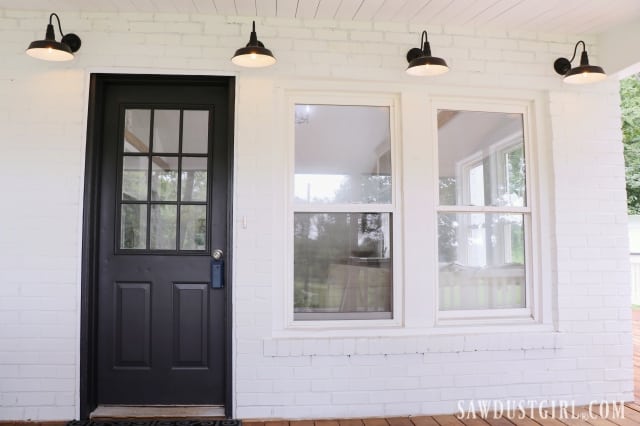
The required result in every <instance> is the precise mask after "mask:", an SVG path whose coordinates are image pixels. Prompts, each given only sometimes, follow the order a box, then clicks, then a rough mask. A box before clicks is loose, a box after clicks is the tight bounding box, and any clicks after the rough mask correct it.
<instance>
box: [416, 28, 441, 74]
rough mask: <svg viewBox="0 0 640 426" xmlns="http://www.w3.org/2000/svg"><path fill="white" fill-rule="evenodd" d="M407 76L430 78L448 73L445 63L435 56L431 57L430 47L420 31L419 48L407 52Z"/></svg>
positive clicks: (425, 36) (425, 34)
mask: <svg viewBox="0 0 640 426" xmlns="http://www.w3.org/2000/svg"><path fill="white" fill-rule="evenodd" d="M407 62H409V66H408V67H407V71H406V72H407V74H409V75H413V76H431V75H439V74H444V73H445V72H447V71H449V66H447V62H446V61H445V60H444V59H442V58H438V57H435V56H431V46H430V45H429V40H428V36H427V32H426V31H422V37H421V38H420V47H414V48H413V49H411V50H409V51H408V52H407Z"/></svg>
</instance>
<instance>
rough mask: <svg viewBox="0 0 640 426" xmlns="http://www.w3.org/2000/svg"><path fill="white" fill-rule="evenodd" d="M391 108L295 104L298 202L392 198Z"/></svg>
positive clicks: (364, 201) (295, 182)
mask: <svg viewBox="0 0 640 426" xmlns="http://www.w3.org/2000/svg"><path fill="white" fill-rule="evenodd" d="M389 120H390V115H389V108H388V107H376V106H349V105H300V104H298V105H296V109H295V177H294V189H295V193H294V196H295V202H296V203H297V204H305V203H385V204H388V203H391V142H390V140H391V135H390V124H389V122H390V121H389Z"/></svg>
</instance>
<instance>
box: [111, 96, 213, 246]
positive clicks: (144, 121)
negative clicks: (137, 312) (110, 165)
mask: <svg viewBox="0 0 640 426" xmlns="http://www.w3.org/2000/svg"><path fill="white" fill-rule="evenodd" d="M210 115H211V111H209V110H198V109H188V108H181V109H160V108H150V109H141V108H125V109H124V110H123V119H124V126H123V135H122V145H121V151H120V156H121V166H120V171H119V175H118V179H119V186H120V190H119V194H120V197H119V202H120V208H119V209H118V213H117V216H118V217H117V220H118V222H119V223H118V226H119V228H120V232H119V241H118V246H117V247H118V249H119V250H120V251H127V252H130V253H134V252H135V253H148V252H158V253H166V252H167V251H173V252H177V253H178V254H179V253H181V252H201V253H202V254H204V253H206V251H207V250H208V244H207V240H208V239H207V227H208V222H209V219H208V213H207V212H208V204H209V190H208V188H209V183H210V176H209V173H208V163H209V161H210V156H211V154H210V153H209V149H208V146H209V140H210V134H211V129H210V123H209V121H210ZM149 141H151V143H149Z"/></svg>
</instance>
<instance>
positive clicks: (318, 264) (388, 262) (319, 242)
mask: <svg viewBox="0 0 640 426" xmlns="http://www.w3.org/2000/svg"><path fill="white" fill-rule="evenodd" d="M292 119H294V120H295V123H294V129H295V131H294V152H295V155H294V174H293V185H292V186H293V194H291V196H292V201H291V205H292V211H291V214H292V222H291V223H292V226H293V265H292V266H293V294H292V296H293V320H294V321H309V320H364V319H389V318H392V312H393V309H392V306H393V275H394V274H393V257H394V244H393V239H394V231H395V230H394V226H393V222H394V205H395V191H394V176H393V166H392V164H393V161H392V159H393V157H394V156H393V150H392V145H393V144H392V133H393V132H392V131H391V128H392V126H391V120H392V114H391V105H390V104H389V103H387V104H386V105H385V103H384V102H382V103H373V104H365V105H362V104H357V102H354V103H349V102H348V101H347V102H346V103H344V104H334V103H314V102H295V118H294V117H292Z"/></svg>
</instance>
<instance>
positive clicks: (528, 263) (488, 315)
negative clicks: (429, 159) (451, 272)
mask: <svg viewBox="0 0 640 426" xmlns="http://www.w3.org/2000/svg"><path fill="white" fill-rule="evenodd" d="M440 110H458V111H486V112H497V113H519V114H521V115H522V126H523V129H522V130H523V133H522V134H523V139H524V140H523V150H524V158H525V170H524V172H525V176H524V178H525V194H524V199H525V205H524V206H522V207H515V206H465V205H443V204H440V191H439V181H440V177H439V175H440V173H439V170H440V157H439V154H438V146H439V132H438V111H440ZM529 114H530V111H529V109H528V108H527V107H524V106H512V107H504V108H502V107H500V106H497V105H490V104H483V103H482V102H479V103H473V104H468V103H466V102H446V101H441V102H437V101H436V102H434V104H433V109H432V117H433V121H432V123H433V129H434V139H433V141H434V162H435V165H436V167H435V171H434V178H435V179H434V185H435V189H436V190H435V191H434V194H435V197H436V200H435V201H436V203H435V204H436V206H435V211H436V220H437V217H438V215H439V214H440V213H495V214H500V213H503V214H521V215H523V226H524V233H523V238H524V250H525V253H524V271H525V306H524V307H523V308H492V309H476V310H464V309H458V310H454V309H451V310H441V308H440V292H441V281H440V280H441V277H440V268H439V267H437V266H436V268H435V269H436V273H435V277H436V285H435V306H436V309H435V313H436V324H439V325H463V324H469V322H470V321H472V322H474V323H475V322H478V323H479V324H480V323H492V322H495V321H498V322H500V321H511V320H515V321H527V322H530V321H533V315H534V310H535V304H536V303H537V300H536V298H534V293H535V291H534V276H533V272H534V267H533V265H534V261H535V252H534V246H533V241H532V237H533V235H534V230H533V229H532V227H533V218H532V215H533V211H534V209H533V208H532V207H531V206H532V200H531V198H532V196H531V194H532V186H534V183H533V181H532V180H531V173H532V170H534V164H533V163H534V161H533V160H532V156H531V155H530V152H531V149H532V148H531V140H532V135H531V133H530V128H529V122H530V117H529ZM496 149H497V150H498V152H497V154H498V155H502V154H506V153H508V152H509V151H510V150H508V149H501V148H500V146H498V147H497V148H496ZM436 227H437V222H436ZM434 244H435V246H436V247H435V248H436V253H439V248H438V238H437V237H436V239H435V243H434Z"/></svg>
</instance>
